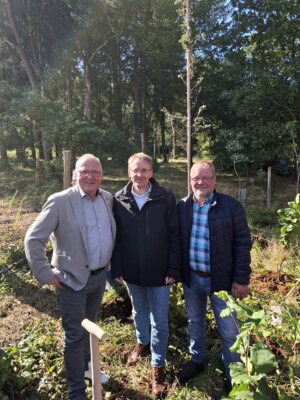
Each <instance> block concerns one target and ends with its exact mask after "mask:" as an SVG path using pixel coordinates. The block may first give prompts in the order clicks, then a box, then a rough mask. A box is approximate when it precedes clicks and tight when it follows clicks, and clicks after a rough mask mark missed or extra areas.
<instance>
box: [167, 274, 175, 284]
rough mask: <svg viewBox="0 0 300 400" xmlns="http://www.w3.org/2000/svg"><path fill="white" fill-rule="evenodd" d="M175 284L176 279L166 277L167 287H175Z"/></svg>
mask: <svg viewBox="0 0 300 400" xmlns="http://www.w3.org/2000/svg"><path fill="white" fill-rule="evenodd" d="M174 282H175V279H174V278H172V277H171V276H166V280H165V283H166V285H173V283H174Z"/></svg>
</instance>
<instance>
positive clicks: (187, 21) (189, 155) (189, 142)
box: [185, 0, 193, 194]
mask: <svg viewBox="0 0 300 400" xmlns="http://www.w3.org/2000/svg"><path fill="white" fill-rule="evenodd" d="M185 29H186V32H185V45H186V50H185V59H186V104H187V106H186V114H187V124H186V135H187V149H186V151H187V164H188V165H187V188H188V194H190V193H191V185H190V170H191V167H192V163H193V158H192V107H191V74H192V50H191V27H190V2H189V0H185Z"/></svg>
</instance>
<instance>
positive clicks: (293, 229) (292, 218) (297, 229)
mask: <svg viewBox="0 0 300 400" xmlns="http://www.w3.org/2000/svg"><path fill="white" fill-rule="evenodd" d="M288 205H289V207H288V208H283V209H280V210H278V214H279V222H280V225H281V228H280V235H281V243H283V244H284V245H285V246H297V245H298V244H299V241H300V239H299V238H300V194H299V193H298V194H297V196H296V198H295V200H294V201H290V202H289V203H288Z"/></svg>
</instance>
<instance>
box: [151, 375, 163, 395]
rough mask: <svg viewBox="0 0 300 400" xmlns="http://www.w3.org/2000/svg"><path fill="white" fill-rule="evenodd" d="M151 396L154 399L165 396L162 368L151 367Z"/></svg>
mask: <svg viewBox="0 0 300 400" xmlns="http://www.w3.org/2000/svg"><path fill="white" fill-rule="evenodd" d="M151 385H152V394H153V396H154V397H156V398H161V397H164V396H165V395H166V385H165V370H164V367H152V381H151Z"/></svg>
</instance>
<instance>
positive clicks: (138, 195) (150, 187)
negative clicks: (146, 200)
mask: <svg viewBox="0 0 300 400" xmlns="http://www.w3.org/2000/svg"><path fill="white" fill-rule="evenodd" d="M151 190H152V183H151V182H149V185H148V190H147V192H145V193H143V194H137V193H135V192H134V191H133V186H131V193H132V194H133V196H136V197H144V196H148V194H149V193H150V192H151Z"/></svg>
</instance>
